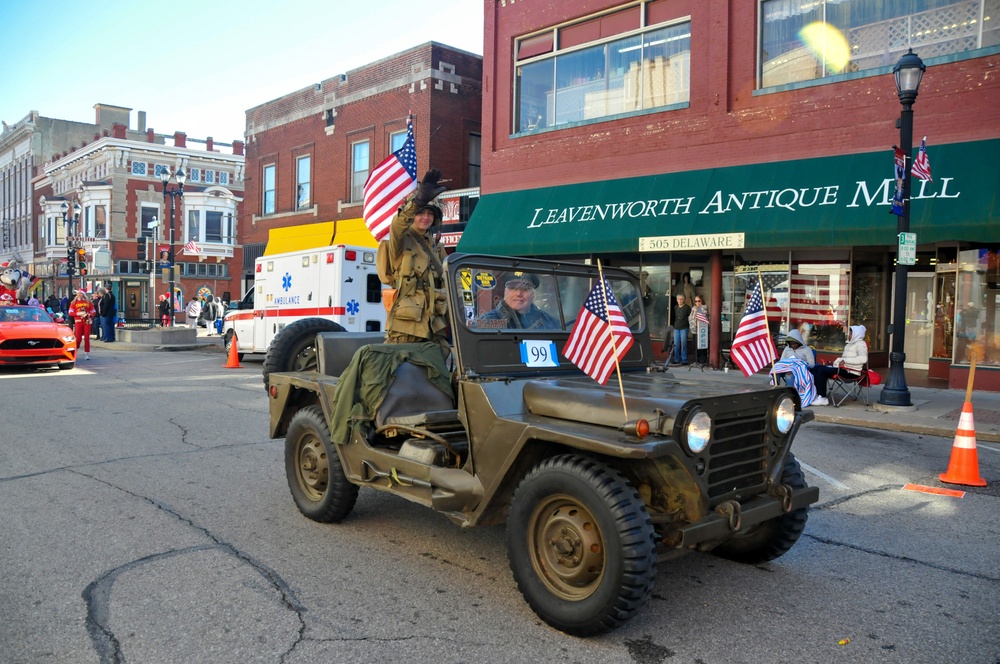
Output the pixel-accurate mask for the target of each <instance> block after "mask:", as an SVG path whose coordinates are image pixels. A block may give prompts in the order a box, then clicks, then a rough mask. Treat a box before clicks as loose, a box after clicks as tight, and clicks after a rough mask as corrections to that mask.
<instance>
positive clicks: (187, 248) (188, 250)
mask: <svg viewBox="0 0 1000 664" xmlns="http://www.w3.org/2000/svg"><path fill="white" fill-rule="evenodd" d="M184 253H185V254H191V255H193V256H197V255H198V254H200V253H201V247H199V246H198V245H197V244H195V242H194V240H190V241H189V242H188V243H187V244H185V245H184Z"/></svg>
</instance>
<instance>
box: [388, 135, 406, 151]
mask: <svg viewBox="0 0 1000 664" xmlns="http://www.w3.org/2000/svg"><path fill="white" fill-rule="evenodd" d="M403 143H406V132H405V131H397V132H393V133H391V134H389V152H396V151H397V150H401V149H402V148H403Z"/></svg>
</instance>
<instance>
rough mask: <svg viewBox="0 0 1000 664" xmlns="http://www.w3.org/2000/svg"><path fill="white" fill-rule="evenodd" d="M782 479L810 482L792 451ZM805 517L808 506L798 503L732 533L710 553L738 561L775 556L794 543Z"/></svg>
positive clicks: (791, 483)
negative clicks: (747, 528)
mask: <svg viewBox="0 0 1000 664" xmlns="http://www.w3.org/2000/svg"><path fill="white" fill-rule="evenodd" d="M781 483H782V484H787V485H788V486H790V487H792V488H793V489H804V488H805V487H807V486H809V485H808V484H806V478H805V476H804V475H803V474H802V468H801V467H800V466H799V462H798V461H796V460H795V457H794V456H793V455H792V454H791V453H789V454H788V459H786V460H785V467H784V468H783V469H782V471H781ZM808 519H809V508H808V507H801V508H799V509H797V510H795V511H794V512H789V513H787V514H782V515H781V516H779V517H778V518H776V519H771V520H770V521H765V522H764V523H758V524H757V525H756V526H753V527H752V528H750V529H749V530H748V531H746V532H745V533H739V534H737V535H734V536H733V537H732V538H730V539H728V540H726V541H725V542H723V543H722V544H720V545H719V546H717V547H715V548H714V549H712V553H714V554H715V555H717V556H719V557H721V558H726V559H728V560H735V561H736V562H738V563H750V564H756V563H763V562H767V561H768V560H774V559H775V558H778V557H780V556H783V555H784V554H786V553H788V551H789V550H790V549H791V548H792V547H793V546H794V545H795V543H796V542H797V541H798V540H799V536H800V535H802V531H803V530H805V527H806V521H807V520H808Z"/></svg>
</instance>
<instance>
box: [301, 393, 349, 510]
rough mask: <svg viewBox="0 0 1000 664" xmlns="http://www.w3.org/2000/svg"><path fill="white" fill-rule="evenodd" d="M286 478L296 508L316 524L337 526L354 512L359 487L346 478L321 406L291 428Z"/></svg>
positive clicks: (305, 412) (303, 413)
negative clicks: (336, 524) (333, 524)
mask: <svg viewBox="0 0 1000 664" xmlns="http://www.w3.org/2000/svg"><path fill="white" fill-rule="evenodd" d="M285 476H286V477H287V479H288V488H289V490H290V491H291V492H292V499H293V500H294V501H295V505H296V506H297V507H298V508H299V511H300V512H302V514H304V515H305V516H307V517H309V518H310V519H312V520H313V521H319V522H320V523H337V522H339V521H341V520H342V519H344V517H346V516H347V515H348V514H350V513H351V510H352V509H354V503H355V502H357V500H358V487H357V486H356V485H354V484H351V483H350V482H348V481H347V477H346V476H345V475H344V470H343V467H342V466H341V465H340V458H339V457H338V456H337V450H336V449H335V448H334V445H333V442H332V441H331V440H330V429H329V427H327V425H326V418H324V417H323V410H322V409H321V408H320V407H319V406H307V407H305V408H303V409H302V410H300V411H298V412H297V413H295V415H294V416H292V421H291V422H290V423H289V424H288V433H287V434H286V435H285Z"/></svg>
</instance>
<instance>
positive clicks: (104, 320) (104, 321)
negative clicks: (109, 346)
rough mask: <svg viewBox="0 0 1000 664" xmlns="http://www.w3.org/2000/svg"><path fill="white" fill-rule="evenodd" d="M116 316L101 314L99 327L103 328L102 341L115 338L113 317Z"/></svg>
mask: <svg viewBox="0 0 1000 664" xmlns="http://www.w3.org/2000/svg"><path fill="white" fill-rule="evenodd" d="M116 318H117V316H101V327H103V328H104V333H103V334H102V335H101V336H103V337H104V341H114V340H115V319H116Z"/></svg>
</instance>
